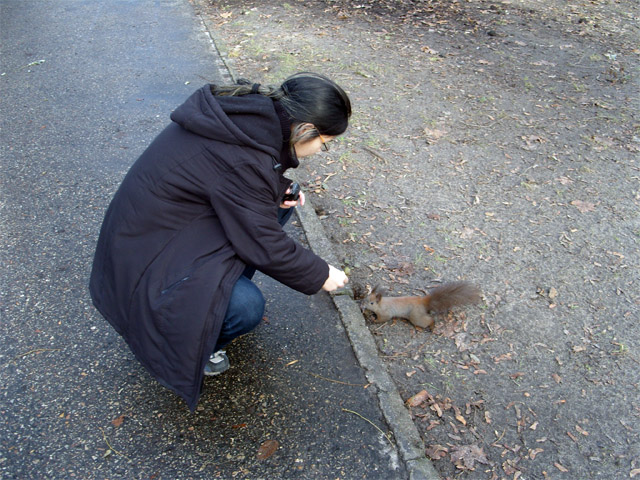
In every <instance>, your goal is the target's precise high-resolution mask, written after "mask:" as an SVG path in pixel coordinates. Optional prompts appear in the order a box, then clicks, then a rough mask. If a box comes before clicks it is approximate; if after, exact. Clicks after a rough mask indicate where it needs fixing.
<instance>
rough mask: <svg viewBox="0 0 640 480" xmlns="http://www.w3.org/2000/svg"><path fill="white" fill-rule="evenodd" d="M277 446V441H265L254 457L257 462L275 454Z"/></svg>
mask: <svg viewBox="0 0 640 480" xmlns="http://www.w3.org/2000/svg"><path fill="white" fill-rule="evenodd" d="M279 446H280V444H279V443H278V441H277V440H267V441H266V442H264V443H263V444H262V445H260V448H259V449H258V453H257V455H256V457H257V458H258V460H266V459H267V458H269V457H270V456H271V455H273V454H274V453H276V450H278V447H279Z"/></svg>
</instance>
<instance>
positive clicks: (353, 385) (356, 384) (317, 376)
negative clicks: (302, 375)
mask: <svg viewBox="0 0 640 480" xmlns="http://www.w3.org/2000/svg"><path fill="white" fill-rule="evenodd" d="M307 373H308V374H309V375H311V376H312V377H316V378H319V379H321V380H326V381H327V382H333V383H339V384H340V385H348V386H350V387H366V386H367V385H366V384H362V383H348V382H341V381H340V380H333V379H331V378H327V377H323V376H322V375H318V374H317V373H312V372H307Z"/></svg>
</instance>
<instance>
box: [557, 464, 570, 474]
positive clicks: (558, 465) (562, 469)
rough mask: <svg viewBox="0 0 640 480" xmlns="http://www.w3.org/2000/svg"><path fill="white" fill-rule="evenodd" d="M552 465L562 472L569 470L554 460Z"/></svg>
mask: <svg viewBox="0 0 640 480" xmlns="http://www.w3.org/2000/svg"><path fill="white" fill-rule="evenodd" d="M554 465H555V466H556V468H557V469H558V470H560V471H561V472H563V473H567V472H568V471H569V470H568V469H567V468H566V467H563V466H562V465H561V464H559V463H558V462H555V463H554Z"/></svg>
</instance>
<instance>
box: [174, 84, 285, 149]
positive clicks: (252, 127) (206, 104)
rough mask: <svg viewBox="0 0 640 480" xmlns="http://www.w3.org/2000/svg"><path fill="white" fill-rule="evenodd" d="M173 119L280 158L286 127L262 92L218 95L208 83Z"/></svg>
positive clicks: (213, 136)
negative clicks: (260, 93)
mask: <svg viewBox="0 0 640 480" xmlns="http://www.w3.org/2000/svg"><path fill="white" fill-rule="evenodd" d="M171 120H173V121H174V122H175V123H177V124H178V125H180V126H181V127H183V128H184V129H186V130H188V131H190V132H193V133H195V134H196V135H200V136H202V137H205V138H209V139H211V140H216V141H218V142H223V143H228V144H231V145H240V146H244V147H250V148H254V149H257V150H260V151H263V152H265V153H266V154H268V155H271V156H272V157H276V158H279V157H280V153H281V150H282V144H283V141H284V138H283V126H282V124H281V120H280V118H279V116H278V112H276V107H275V106H274V101H273V100H271V99H270V98H268V97H265V96H263V95H245V96H241V97H233V96H215V95H213V93H211V86H210V85H205V86H204V87H202V88H200V89H199V90H197V91H196V92H194V93H193V94H192V95H191V96H190V97H189V98H188V99H187V100H186V101H185V102H184V103H183V104H182V105H180V106H179V107H178V108H177V109H176V110H175V111H174V112H173V113H172V114H171Z"/></svg>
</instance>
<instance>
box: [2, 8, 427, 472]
mask: <svg viewBox="0 0 640 480" xmlns="http://www.w3.org/2000/svg"><path fill="white" fill-rule="evenodd" d="M0 22H1V24H0V35H1V39H0V40H1V48H2V51H1V52H0V53H1V55H0V59H1V61H2V64H1V65H0V85H1V89H2V93H3V95H2V99H0V135H1V138H0V162H1V163H0V165H1V174H0V265H1V266H2V276H1V277H0V278H1V280H0V316H1V320H0V413H1V414H2V415H1V416H0V477H2V478H16V479H17V478H53V479H63V478H64V479H68V478H86V479H91V478H95V479H105V478H114V479H115V478H156V479H182V478H193V479H199V478H209V479H210V478H223V479H226V478H252V479H256V478H265V479H281V478H282V479H284V478H296V479H298V478H300V479H304V478H319V479H324V478H327V479H335V478H341V479H350V478H367V479H377V478H380V479H390V478H398V479H402V478H415V479H419V478H437V476H436V474H435V471H434V470H433V469H432V467H431V464H430V463H429V462H428V461H427V460H426V459H425V458H424V455H423V451H422V445H421V442H420V439H419V436H418V434H417V431H416V430H415V427H414V426H413V423H412V422H411V420H410V419H409V417H408V414H407V412H406V410H405V409H404V407H403V405H402V402H401V400H400V398H399V396H398V394H397V392H396V390H395V387H394V386H393V384H392V382H391V381H390V379H389V377H388V375H386V373H385V370H384V367H383V366H382V363H381V362H380V360H379V359H378V357H377V352H376V349H375V345H374V344H373V341H372V339H371V337H370V334H369V332H368V330H367V328H366V326H365V325H364V321H363V319H362V316H361V315H360V313H359V311H358V309H357V307H356V305H355V303H354V302H353V301H352V300H351V299H350V298H349V296H348V295H338V296H335V297H331V296H329V295H327V294H324V293H321V294H318V295H314V296H311V297H308V296H305V295H302V294H299V293H297V292H295V291H293V290H290V289H288V288H287V287H284V286H282V285H280V284H278V283H277V282H275V281H273V280H271V279H269V278H267V277H264V276H258V277H257V281H258V283H259V285H260V287H261V288H262V289H263V291H264V293H265V297H266V298H267V302H268V304H267V312H266V317H267V321H266V322H265V323H264V324H263V325H261V326H260V327H259V328H258V329H257V330H256V331H255V332H253V333H252V334H250V335H248V336H246V337H244V338H242V339H240V340H239V341H237V342H235V343H234V344H233V345H232V346H230V348H229V349H228V355H229V357H230V360H231V362H232V368H231V370H230V371H229V372H228V373H226V374H225V375H221V376H220V377H216V378H213V379H207V380H206V383H205V390H204V394H203V396H202V399H201V402H200V404H199V406H198V409H197V411H196V413H195V414H191V413H189V411H188V409H187V408H186V406H185V405H184V403H183V402H182V401H181V400H180V399H178V398H177V397H176V396H174V395H173V394H172V393H171V392H169V391H167V390H166V389H164V388H163V387H161V386H160V385H159V384H157V382H155V381H154V380H153V379H152V378H151V377H150V376H149V375H148V374H147V373H146V371H145V370H144V369H143V368H142V367H141V366H140V365H139V364H138V363H137V362H136V361H135V359H134V358H133V355H132V354H131V353H130V352H129V350H128V348H127V347H126V345H125V344H124V342H123V341H122V339H121V338H120V337H119V336H118V335H117V334H116V333H115V332H114V331H113V330H112V329H111V328H110V327H109V325H108V324H107V323H106V322H105V321H104V320H103V319H102V318H101V317H100V316H99V315H98V314H97V312H96V311H95V310H94V309H93V307H92V306H91V302H90V299H89V296H88V292H87V281H88V273H89V270H90V264H91V260H92V255H93V249H94V247H95V241H96V239H97V235H98V229H99V227H100V222H101V220H102V215H103V213H104V210H105V208H106V206H107V204H108V202H109V200H110V198H111V196H112V195H113V193H114V191H115V189H116V188H117V186H118V184H119V182H120V180H121V179H122V177H123V175H124V173H125V172H126V171H127V169H128V167H129V166H130V165H131V163H132V162H133V161H134V160H135V158H137V156H138V154H139V153H140V152H141V151H142V150H143V149H144V148H145V146H146V145H147V144H148V142H149V141H150V140H151V139H152V138H153V137H154V136H155V135H156V134H157V133H158V132H159V131H160V130H161V129H162V128H163V127H164V126H165V125H166V124H167V122H168V121H169V113H170V111H171V110H172V109H173V108H174V107H176V106H177V105H179V104H180V103H181V102H182V101H183V100H184V99H185V98H186V97H187V96H188V95H189V94H190V93H191V92H192V91H193V90H195V89H196V88H198V87H199V86H201V85H202V84H203V83H207V82H216V81H229V80H230V78H231V74H230V72H228V71H225V70H224V68H223V67H224V64H223V63H222V62H221V60H220V59H219V58H218V55H217V52H216V49H215V46H214V45H213V43H212V41H211V36H210V35H209V33H208V32H207V31H206V29H205V26H204V24H203V21H202V19H200V18H199V17H198V16H197V14H196V13H195V12H194V10H193V8H192V6H191V4H190V3H189V2H188V1H187V0H167V1H151V0H141V1H115V0H113V1H110V0H109V1H102V2H84V1H79V0H77V1H66V2H54V3H43V2H38V1H35V0H32V1H20V2H18V1H5V2H2V3H0ZM213 37H214V38H215V32H213ZM288 228H289V231H290V233H291V235H293V236H295V237H297V238H298V239H299V240H300V241H301V242H306V241H308V242H309V244H310V245H311V247H312V248H313V249H314V251H317V252H318V253H319V254H321V255H322V256H324V257H325V258H327V259H329V260H332V257H333V254H332V252H331V246H330V244H329V243H328V241H327V240H326V238H325V237H324V235H323V232H322V228H321V226H320V225H319V222H318V221H317V219H316V217H315V213H314V212H313V210H312V209H311V207H305V208H303V209H301V211H300V215H299V220H297V221H296V222H294V223H293V224H292V225H290V226H289V227H288Z"/></svg>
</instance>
